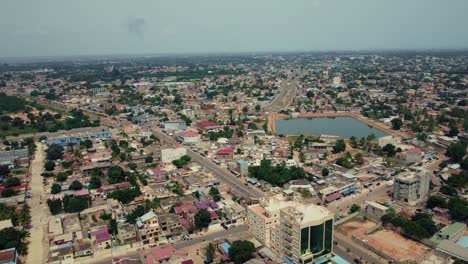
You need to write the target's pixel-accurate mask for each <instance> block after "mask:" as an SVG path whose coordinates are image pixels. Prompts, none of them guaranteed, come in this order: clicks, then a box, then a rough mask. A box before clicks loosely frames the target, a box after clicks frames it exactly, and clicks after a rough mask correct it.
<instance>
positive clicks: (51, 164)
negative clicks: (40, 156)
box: [44, 160, 55, 171]
mask: <svg viewBox="0 0 468 264" xmlns="http://www.w3.org/2000/svg"><path fill="white" fill-rule="evenodd" d="M44 169H45V170H46V171H53V170H54V169H55V162H53V161H51V160H48V161H46V162H45V163H44Z"/></svg>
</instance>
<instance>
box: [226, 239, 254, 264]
mask: <svg viewBox="0 0 468 264" xmlns="http://www.w3.org/2000/svg"><path fill="white" fill-rule="evenodd" d="M254 252H255V245H254V244H253V243H252V242H250V241H248V240H237V241H234V242H233V243H232V245H231V247H230V248H229V257H230V258H231V260H232V261H234V263H236V264H241V263H244V262H247V261H248V260H249V259H251V258H252V257H253V255H252V254H253V253H254Z"/></svg>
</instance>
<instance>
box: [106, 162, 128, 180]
mask: <svg viewBox="0 0 468 264" xmlns="http://www.w3.org/2000/svg"><path fill="white" fill-rule="evenodd" d="M107 176H108V180H109V183H111V184H113V183H119V182H123V181H125V171H124V170H123V169H122V168H121V167H120V166H113V167H110V168H109V171H108V172H107Z"/></svg>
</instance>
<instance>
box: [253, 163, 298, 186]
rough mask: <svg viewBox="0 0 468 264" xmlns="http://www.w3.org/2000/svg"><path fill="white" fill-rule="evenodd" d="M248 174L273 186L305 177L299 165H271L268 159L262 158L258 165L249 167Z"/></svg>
mask: <svg viewBox="0 0 468 264" xmlns="http://www.w3.org/2000/svg"><path fill="white" fill-rule="evenodd" d="M249 175H250V177H254V178H257V179H260V180H264V181H267V182H269V183H271V184H273V185H275V186H283V185H284V184H285V183H287V182H289V181H291V180H298V179H305V178H306V174H305V172H304V170H303V169H302V168H300V167H296V166H292V167H286V165H285V164H278V165H276V166H272V165H271V161H269V160H262V161H261V162H260V166H253V167H249Z"/></svg>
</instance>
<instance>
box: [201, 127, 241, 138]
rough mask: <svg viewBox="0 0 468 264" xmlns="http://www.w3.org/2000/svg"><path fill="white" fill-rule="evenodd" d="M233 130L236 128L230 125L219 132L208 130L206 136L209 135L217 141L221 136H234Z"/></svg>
mask: <svg viewBox="0 0 468 264" xmlns="http://www.w3.org/2000/svg"><path fill="white" fill-rule="evenodd" d="M233 132H234V130H232V129H229V127H227V126H225V127H224V129H223V130H221V131H219V132H208V133H207V134H206V136H208V137H209V138H210V140H211V141H216V140H218V139H220V138H232V133H233Z"/></svg>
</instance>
